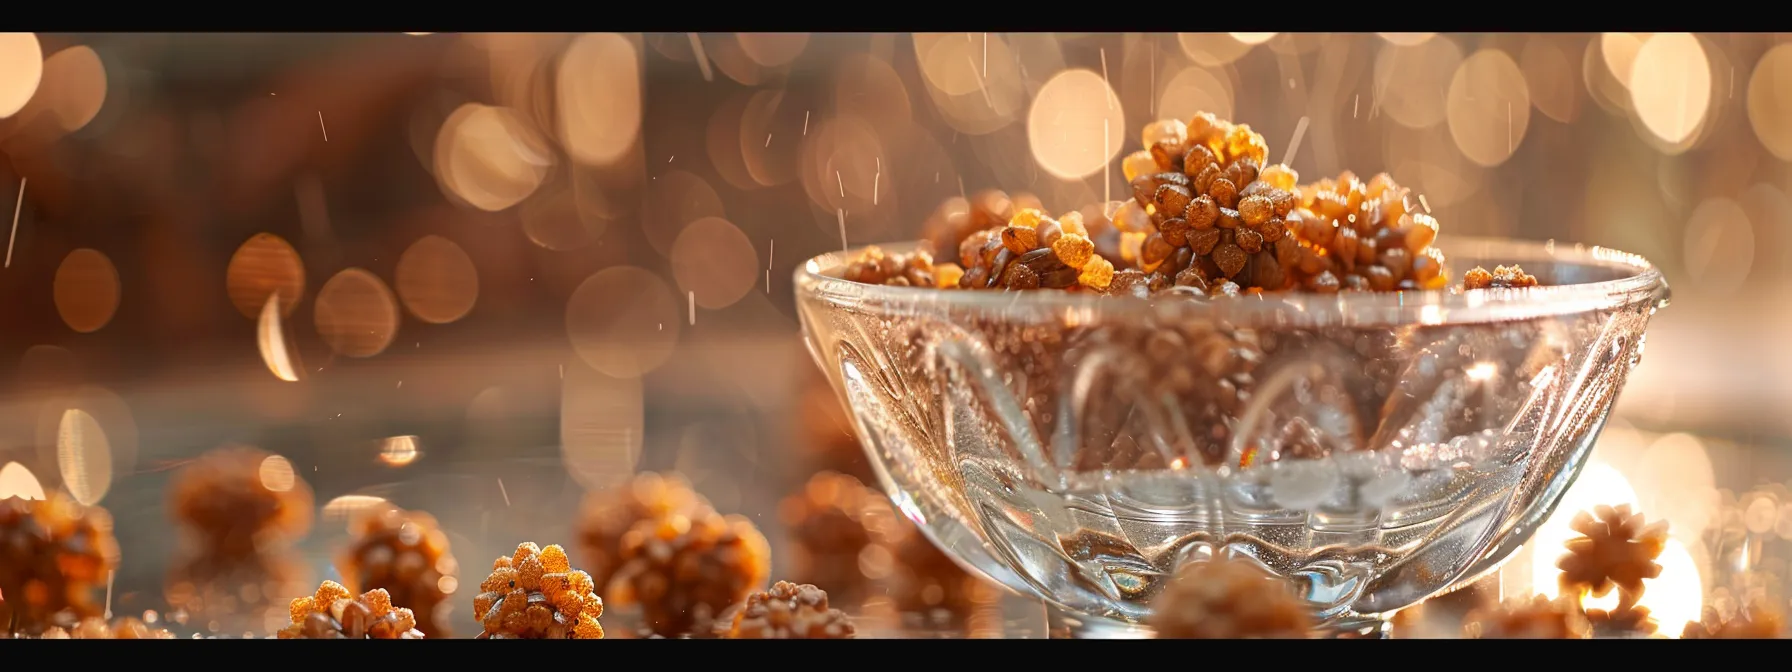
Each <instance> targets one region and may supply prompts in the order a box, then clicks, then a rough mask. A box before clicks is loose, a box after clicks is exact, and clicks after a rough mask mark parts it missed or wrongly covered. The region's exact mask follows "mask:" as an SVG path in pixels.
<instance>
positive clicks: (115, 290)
mask: <svg viewBox="0 0 1792 672" xmlns="http://www.w3.org/2000/svg"><path fill="white" fill-rule="evenodd" d="M53 291H54V293H55V297H56V313H57V314H58V315H61V316H62V321H63V323H64V324H67V325H68V328H70V329H73V330H75V331H78V332H81V333H83V334H85V333H90V332H95V331H99V330H100V328H101V327H104V326H106V323H108V322H111V321H112V315H113V314H114V313H116V312H118V302H119V294H120V292H122V291H123V288H122V287H121V286H120V285H119V282H118V269H117V268H116V267H114V266H113V265H112V260H111V259H109V258H107V257H106V255H105V254H104V253H102V252H100V251H99V250H94V249H89V248H81V249H78V250H75V251H73V252H70V253H68V256H66V257H63V259H62V265H61V266H58V267H57V268H56V280H55V284H54V285H53Z"/></svg>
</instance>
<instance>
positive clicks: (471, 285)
mask: <svg viewBox="0 0 1792 672" xmlns="http://www.w3.org/2000/svg"><path fill="white" fill-rule="evenodd" d="M393 283H394V284H395V285H396V287H397V289H398V298H399V300H400V301H403V302H404V307H405V309H406V310H409V311H410V313H411V314H412V315H414V316H416V317H417V319H419V320H423V321H424V322H429V323H432V324H447V323H449V322H453V321H455V320H458V319H460V318H462V317H466V315H467V313H469V312H471V311H472V310H473V304H474V303H476V302H477V301H478V300H479V271H478V269H476V268H474V267H473V259H472V258H471V257H468V256H467V253H466V251H465V250H462V249H460V246H459V245H456V244H454V241H451V240H448V239H447V238H443V237H441V236H424V237H422V238H419V239H417V242H415V243H411V246H410V247H409V248H407V249H406V250H405V251H404V254H403V255H402V256H400V257H399V258H398V269H397V271H396V272H394V273H393Z"/></svg>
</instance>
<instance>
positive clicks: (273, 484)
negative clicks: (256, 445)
mask: <svg viewBox="0 0 1792 672" xmlns="http://www.w3.org/2000/svg"><path fill="white" fill-rule="evenodd" d="M256 471H257V474H258V475H259V476H260V477H261V486H262V487H264V488H267V489H269V490H272V491H274V492H291V491H292V489H293V487H294V486H296V485H298V482H299V476H298V473H297V472H294V471H293V468H292V462H291V461H288V460H287V459H286V458H284V457H281V456H279V455H269V456H267V457H264V458H262V460H261V466H260V467H259V468H258V469H257V470H256Z"/></svg>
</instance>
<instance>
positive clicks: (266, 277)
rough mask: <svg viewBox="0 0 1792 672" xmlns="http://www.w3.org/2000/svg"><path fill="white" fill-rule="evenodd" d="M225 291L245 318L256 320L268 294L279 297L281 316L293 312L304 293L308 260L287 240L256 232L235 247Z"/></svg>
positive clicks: (226, 272) (228, 269)
mask: <svg viewBox="0 0 1792 672" xmlns="http://www.w3.org/2000/svg"><path fill="white" fill-rule="evenodd" d="M224 291H225V292H226V293H228V294H229V295H230V303H231V305H234V306H236V310H237V312H239V313H242V314H243V317H247V318H249V319H256V318H257V317H259V316H260V315H261V310H262V306H265V305H267V302H268V296H269V295H272V294H278V295H279V296H280V314H281V316H288V315H292V310H293V308H296V307H298V305H299V299H301V298H303V297H304V295H305V262H304V261H302V260H300V259H299V251H298V250H295V249H293V247H292V244H291V243H288V242H286V239H284V238H281V237H279V236H276V235H274V234H271V233H257V234H255V235H253V236H250V237H249V239H248V240H246V241H243V244H242V245H241V246H239V247H237V248H236V253H235V254H232V255H230V264H229V265H228V266H225V268H224Z"/></svg>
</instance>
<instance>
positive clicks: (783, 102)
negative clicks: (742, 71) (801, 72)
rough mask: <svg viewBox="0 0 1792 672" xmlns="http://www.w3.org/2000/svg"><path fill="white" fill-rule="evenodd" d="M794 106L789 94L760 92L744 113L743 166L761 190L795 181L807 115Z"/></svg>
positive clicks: (742, 121) (784, 92) (749, 99)
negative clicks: (804, 121)
mask: <svg viewBox="0 0 1792 672" xmlns="http://www.w3.org/2000/svg"><path fill="white" fill-rule="evenodd" d="M792 102H794V101H792V97H791V94H790V93H789V92H788V91H769V90H767V91H760V92H758V93H755V94H753V97H751V98H748V99H747V106H746V108H745V109H744V110H742V112H741V119H740V156H741V165H743V166H745V167H746V169H747V175H749V176H751V177H752V178H753V181H754V182H756V183H758V184H759V185H760V186H764V187H776V186H779V185H783V184H786V183H789V182H790V181H791V180H794V179H796V173H797V164H798V163H799V156H798V155H799V152H800V149H799V148H800V147H801V145H800V143H799V141H800V140H801V139H802V136H803V116H804V114H803V113H802V111H801V109H802V105H800V104H791V103H792Z"/></svg>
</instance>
